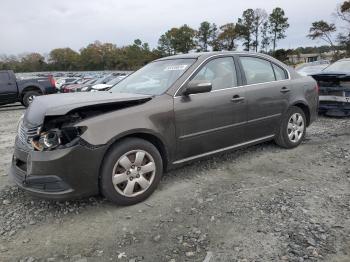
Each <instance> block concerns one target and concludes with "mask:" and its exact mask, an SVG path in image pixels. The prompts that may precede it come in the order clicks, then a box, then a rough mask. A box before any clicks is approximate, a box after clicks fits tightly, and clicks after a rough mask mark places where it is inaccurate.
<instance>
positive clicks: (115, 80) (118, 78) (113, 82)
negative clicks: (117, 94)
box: [106, 76, 123, 85]
mask: <svg viewBox="0 0 350 262" xmlns="http://www.w3.org/2000/svg"><path fill="white" fill-rule="evenodd" d="M122 79H123V77H120V76H117V77H116V78H113V79H112V80H110V81H108V82H107V83H106V84H107V85H115V84H117V83H119V82H120V81H121V80H122Z"/></svg>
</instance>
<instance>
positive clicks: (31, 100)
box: [28, 95, 36, 104]
mask: <svg viewBox="0 0 350 262" xmlns="http://www.w3.org/2000/svg"><path fill="white" fill-rule="evenodd" d="M35 97H36V96H35V95H31V96H29V97H28V104H31V103H32V102H33V100H34V98H35Z"/></svg>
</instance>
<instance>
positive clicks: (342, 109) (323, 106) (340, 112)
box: [319, 92, 350, 117]
mask: <svg viewBox="0 0 350 262" xmlns="http://www.w3.org/2000/svg"><path fill="white" fill-rule="evenodd" d="M346 95H349V96H346ZM319 101H320V104H319V112H320V113H323V114H326V115H328V116H337V117H342V116H350V92H349V94H347V93H345V92H344V94H343V96H332V95H324V96H323V95H320V97H319Z"/></svg>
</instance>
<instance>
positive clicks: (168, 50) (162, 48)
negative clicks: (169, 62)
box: [158, 31, 175, 56]
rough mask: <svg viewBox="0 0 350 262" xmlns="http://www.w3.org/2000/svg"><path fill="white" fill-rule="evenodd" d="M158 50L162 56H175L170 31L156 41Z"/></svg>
mask: <svg viewBox="0 0 350 262" xmlns="http://www.w3.org/2000/svg"><path fill="white" fill-rule="evenodd" d="M158 50H159V52H160V53H161V55H162V56H170V55H173V54H175V50H174V47H173V45H172V40H171V34H170V31H168V32H166V33H165V34H163V35H161V36H160V38H159V40H158Z"/></svg>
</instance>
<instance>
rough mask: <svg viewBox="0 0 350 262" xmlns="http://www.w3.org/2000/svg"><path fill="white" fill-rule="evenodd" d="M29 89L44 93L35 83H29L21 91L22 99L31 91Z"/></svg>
mask: <svg viewBox="0 0 350 262" xmlns="http://www.w3.org/2000/svg"><path fill="white" fill-rule="evenodd" d="M29 91H37V92H39V93H40V94H41V95H42V94H43V92H42V90H41V89H40V88H39V87H37V86H34V85H29V86H26V87H24V88H23V89H22V91H21V99H23V96H24V94H25V93H26V92H29Z"/></svg>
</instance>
